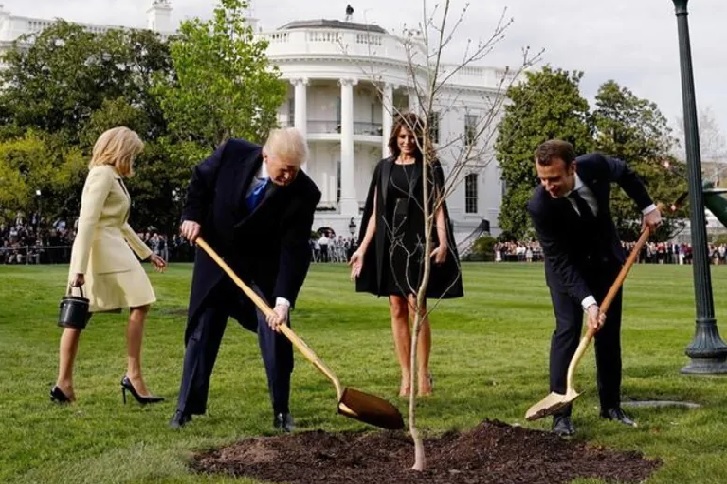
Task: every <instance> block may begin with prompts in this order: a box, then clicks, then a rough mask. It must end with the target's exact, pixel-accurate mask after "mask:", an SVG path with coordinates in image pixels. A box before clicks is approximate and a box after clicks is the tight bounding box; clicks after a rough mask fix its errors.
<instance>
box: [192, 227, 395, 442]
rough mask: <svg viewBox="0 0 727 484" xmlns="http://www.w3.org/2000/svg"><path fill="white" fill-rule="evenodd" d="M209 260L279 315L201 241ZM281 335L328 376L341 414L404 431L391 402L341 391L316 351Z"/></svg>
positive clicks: (288, 335)
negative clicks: (334, 389)
mask: <svg viewBox="0 0 727 484" xmlns="http://www.w3.org/2000/svg"><path fill="white" fill-rule="evenodd" d="M195 242H196V243H197V245H198V246H200V247H201V248H202V249H203V250H204V251H205V252H207V254H209V256H210V257H211V258H212V259H213V260H214V261H215V262H217V264H219V266H220V267H221V268H222V269H223V270H224V271H225V272H226V273H227V275H228V276H230V278H231V279H232V280H233V281H234V282H235V284H237V285H238V286H239V287H240V289H242V290H243V291H244V292H245V294H246V295H247V297H249V298H250V299H251V300H252V302H254V303H255V306H257V307H258V309H260V311H262V312H263V314H265V315H266V316H269V315H273V316H274V315H275V313H274V312H273V310H272V309H271V308H270V307H269V306H268V305H267V303H266V302H265V301H264V300H263V299H262V298H261V297H260V296H258V294H257V293H256V292H255V291H253V290H252V289H250V288H249V287H248V286H247V285H246V284H245V283H244V282H242V280H241V279H240V278H239V277H237V275H236V274H235V273H234V272H233V270H232V269H231V268H230V266H228V265H227V263H226V262H225V261H224V260H223V259H222V258H221V257H220V256H219V255H217V253H216V252H215V251H214V250H213V249H212V248H211V247H210V246H209V245H208V244H207V242H206V241H205V240H204V239H202V237H197V239H196V241H195ZM279 328H280V331H281V332H282V333H283V334H284V335H285V337H286V338H288V339H289V340H290V342H291V343H293V345H294V346H295V347H296V348H298V350H300V352H301V353H303V356H305V357H306V359H308V361H310V362H311V363H313V365H314V366H315V367H316V368H318V370H320V372H321V373H323V374H324V375H326V376H327V377H328V379H329V380H331V381H332V382H333V385H334V386H335V387H336V396H337V398H338V413H340V414H341V415H344V416H346V417H350V418H355V419H357V420H360V421H362V422H366V423H368V424H371V425H374V426H376V427H382V428H385V429H401V428H404V419H403V418H402V416H401V412H399V410H398V409H397V408H396V407H394V406H393V405H392V404H391V403H389V402H387V401H386V400H384V399H383V398H379V397H377V396H374V395H370V394H368V393H364V392H362V391H360V390H356V389H355V388H344V387H341V383H340V382H339V381H338V377H336V374H335V373H333V371H332V370H331V369H330V368H328V367H327V366H326V365H325V363H323V361H321V359H320V358H318V355H316V354H315V352H313V350H312V349H310V348H309V347H308V345H306V344H305V342H304V341H303V340H302V339H300V337H299V336H298V335H297V334H295V333H294V332H293V330H292V329H290V328H289V327H288V326H286V325H285V324H282V325H280V326H279Z"/></svg>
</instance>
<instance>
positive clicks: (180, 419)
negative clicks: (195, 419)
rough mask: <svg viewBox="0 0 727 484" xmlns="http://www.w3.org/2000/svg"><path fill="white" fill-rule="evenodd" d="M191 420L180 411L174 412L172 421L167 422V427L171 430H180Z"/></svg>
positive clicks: (189, 416)
mask: <svg viewBox="0 0 727 484" xmlns="http://www.w3.org/2000/svg"><path fill="white" fill-rule="evenodd" d="M190 420H192V416H191V415H189V414H187V413H184V412H182V411H181V410H175V411H174V415H172V419H171V420H170V421H169V426H170V427H171V428H173V429H181V428H182V427H184V426H185V425H187V423H188V422H189V421H190Z"/></svg>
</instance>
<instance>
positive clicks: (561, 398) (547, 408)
mask: <svg viewBox="0 0 727 484" xmlns="http://www.w3.org/2000/svg"><path fill="white" fill-rule="evenodd" d="M579 395H580V394H579V393H577V392H576V391H575V390H573V389H570V390H568V392H567V393H566V394H565V395H564V394H562V393H555V392H552V393H551V394H550V395H548V396H547V397H545V398H543V399H542V400H540V401H539V402H538V403H536V404H535V405H533V406H532V407H530V408H529V409H528V411H527V412H525V419H526V420H537V419H539V418H543V417H547V416H548V415H553V414H554V413H556V412H557V411H558V410H560V409H561V408H563V407H565V406H566V405H568V404H569V403H571V402H572V401H573V400H575V399H576V398H578V396H579Z"/></svg>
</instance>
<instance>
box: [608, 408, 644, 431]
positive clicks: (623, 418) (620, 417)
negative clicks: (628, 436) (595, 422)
mask: <svg viewBox="0 0 727 484" xmlns="http://www.w3.org/2000/svg"><path fill="white" fill-rule="evenodd" d="M601 418H607V419H609V420H617V421H619V422H621V423H622V424H624V425H628V426H629V427H636V426H637V425H636V422H634V421H633V420H632V419H631V418H629V416H628V415H626V414H625V413H624V411H623V410H622V409H620V408H607V409H605V410H601Z"/></svg>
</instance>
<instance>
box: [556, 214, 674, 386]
mask: <svg viewBox="0 0 727 484" xmlns="http://www.w3.org/2000/svg"><path fill="white" fill-rule="evenodd" d="M659 206H660V207H661V204H659ZM660 209H661V208H660ZM650 232H651V231H650V230H649V228H648V227H646V228H645V229H644V230H643V231H642V232H641V236H640V237H639V240H637V241H636V245H634V248H633V249H631V252H630V253H629V256H628V258H627V259H626V262H625V263H624V265H623V267H622V268H621V270H620V271H619V273H618V276H616V280H614V281H613V284H611V287H610V288H609V290H608V294H606V297H605V298H604V299H603V301H602V302H601V306H600V307H599V308H598V310H599V312H600V313H601V314H605V313H606V312H607V311H608V308H609V307H610V306H611V303H612V302H613V299H614V298H615V297H616V294H618V291H619V289H621V286H622V285H623V283H624V280H626V276H627V275H628V273H629V270H630V269H631V266H632V265H634V262H636V259H637V258H638V257H639V253H640V252H641V249H642V248H643V247H644V244H646V241H647V240H648V239H649V234H650ZM594 334H596V330H594V329H593V328H588V331H586V334H585V335H584V336H583V337H582V338H581V341H580V342H579V343H578V348H576V351H575V353H573V358H571V361H570V365H568V372H567V373H566V387H567V388H568V390H567V391H568V392H570V391H571V390H573V373H574V372H575V368H576V366H577V365H578V362H579V361H580V360H581V358H582V357H583V354H584V353H585V352H586V349H588V345H589V344H590V343H591V339H593V335H594ZM573 391H575V390H573Z"/></svg>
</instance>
